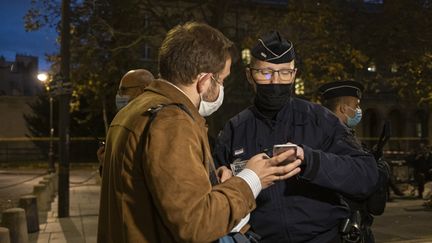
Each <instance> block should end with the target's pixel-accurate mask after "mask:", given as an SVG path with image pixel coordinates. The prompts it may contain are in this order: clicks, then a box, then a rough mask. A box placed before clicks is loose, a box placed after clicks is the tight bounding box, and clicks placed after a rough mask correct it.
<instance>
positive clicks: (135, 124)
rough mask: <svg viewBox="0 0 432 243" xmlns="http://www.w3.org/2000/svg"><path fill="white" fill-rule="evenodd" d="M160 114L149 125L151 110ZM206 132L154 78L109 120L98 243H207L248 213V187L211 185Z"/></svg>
mask: <svg viewBox="0 0 432 243" xmlns="http://www.w3.org/2000/svg"><path fill="white" fill-rule="evenodd" d="M170 103H179V104H183V105H184V106H185V107H186V108H187V110H188V111H189V113H190V114H188V113H187V112H185V111H184V110H182V109H180V108H179V107H177V106H166V107H164V108H163V109H161V110H160V111H159V112H158V114H157V116H156V117H155V119H154V120H153V121H152V122H151V124H150V128H149V130H148V134H144V128H145V126H146V125H147V123H148V121H149V115H148V112H146V111H147V110H148V109H149V108H150V107H154V106H157V105H159V104H170ZM211 168H213V159H212V156H211V153H210V148H209V144H208V139H207V126H206V123H205V119H204V118H202V117H201V116H200V115H199V113H198V109H197V108H196V107H195V106H194V105H193V104H192V102H191V101H190V100H189V98H188V97H187V96H186V95H185V94H184V93H183V92H181V91H180V90H178V89H177V88H176V87H175V86H173V85H172V84H170V83H168V82H167V81H162V80H157V81H155V82H153V83H152V84H151V85H150V86H149V87H148V88H147V89H146V91H145V92H144V93H143V94H142V95H140V96H139V97H137V98H135V99H134V100H133V101H132V102H131V103H129V104H128V105H127V106H126V107H124V108H123V109H121V110H120V111H119V112H118V114H117V115H116V117H115V118H114V120H113V121H112V123H111V125H110V128H109V131H108V135H107V144H106V152H105V162H104V166H103V176H102V190H101V201H100V213H99V225H98V242H99V243H109V242H113V243H122V242H133V243H143V242H163V243H166V242H211V241H214V240H216V239H218V238H219V237H222V236H223V235H225V234H227V233H228V232H229V231H230V230H231V229H232V228H233V227H234V226H235V225H236V224H237V223H238V222H239V221H240V220H241V219H242V218H243V217H245V216H246V215H247V214H248V213H249V212H251V211H252V210H253V209H254V208H255V199H254V197H253V194H252V191H251V190H250V188H249V186H248V185H247V183H246V182H245V181H244V180H243V179H241V178H239V177H233V178H231V179H229V180H227V181H226V182H224V183H221V184H218V185H216V186H212V185H211V183H210V180H209V171H210V170H211Z"/></svg>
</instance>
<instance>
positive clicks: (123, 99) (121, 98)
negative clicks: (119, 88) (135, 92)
mask: <svg viewBox="0 0 432 243" xmlns="http://www.w3.org/2000/svg"><path fill="white" fill-rule="evenodd" d="M129 100H130V96H129V95H119V94H117V95H116V97H115V103H116V107H117V110H120V109H121V108H123V107H125V106H126V105H127V104H128V103H129Z"/></svg>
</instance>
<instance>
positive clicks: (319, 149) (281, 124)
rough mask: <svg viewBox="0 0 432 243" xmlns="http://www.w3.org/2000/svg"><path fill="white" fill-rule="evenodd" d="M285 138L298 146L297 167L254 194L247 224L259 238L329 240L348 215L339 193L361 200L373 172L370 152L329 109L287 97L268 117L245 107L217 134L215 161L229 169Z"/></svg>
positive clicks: (370, 187)
mask: <svg viewBox="0 0 432 243" xmlns="http://www.w3.org/2000/svg"><path fill="white" fill-rule="evenodd" d="M287 142H292V143H295V144H297V145H299V146H302V147H303V149H304V155H305V159H304V162H303V164H302V172H301V174H300V175H299V176H297V177H293V178H290V179H288V180H286V181H278V182H276V183H275V185H272V186H270V187H269V188H267V189H265V190H263V191H262V192H261V193H260V195H259V196H258V198H257V199H256V200H257V208H256V209H255V210H254V211H253V212H252V214H251V219H250V224H251V226H252V229H253V230H254V231H255V232H256V233H258V234H259V235H261V236H262V237H263V241H262V242H320V243H323V242H329V241H331V240H332V239H334V238H337V236H338V226H339V223H340V221H341V220H342V219H344V218H346V217H348V215H349V210H348V208H347V207H346V206H345V205H344V204H343V203H342V202H341V200H340V195H348V196H350V197H352V198H358V199H365V198H366V197H367V196H368V195H369V194H370V193H372V191H373V190H374V188H375V184H376V182H377V177H378V173H377V166H376V163H375V160H374V158H373V156H372V155H370V154H369V153H367V152H365V151H363V150H362V148H361V146H360V145H359V144H358V143H357V142H356V140H355V139H354V138H353V136H352V134H351V133H350V132H349V130H348V129H347V128H346V127H345V126H344V125H343V124H342V123H340V121H339V120H338V118H337V117H336V116H334V115H333V114H332V113H331V112H330V111H328V110H327V109H325V108H323V107H322V106H320V105H317V104H313V103H310V102H307V101H304V100H300V99H297V98H293V99H291V100H290V101H289V102H288V103H287V104H286V105H285V106H284V107H283V108H282V109H281V110H280V111H279V113H278V114H277V116H276V118H275V119H274V120H269V119H266V118H264V117H263V116H262V115H261V114H260V113H259V111H257V110H256V108H255V107H253V106H252V107H249V108H247V109H245V110H244V111H242V112H241V113H239V114H238V115H236V116H235V117H233V118H231V119H230V121H229V122H228V123H227V124H226V125H225V127H224V129H223V130H222V131H221V132H220V134H219V135H218V138H217V141H216V145H215V148H214V157H215V162H216V163H217V165H218V166H222V165H226V166H227V167H228V168H230V167H229V164H230V163H232V162H233V161H234V160H236V159H241V160H246V159H249V158H251V157H252V156H254V155H255V154H257V153H260V152H263V151H264V150H271V149H272V147H273V145H274V144H282V143H287Z"/></svg>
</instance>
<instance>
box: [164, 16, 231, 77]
mask: <svg viewBox="0 0 432 243" xmlns="http://www.w3.org/2000/svg"><path fill="white" fill-rule="evenodd" d="M234 51H235V47H234V44H233V42H232V41H230V40H229V39H228V38H227V37H225V36H224V35H223V34H222V33H221V32H220V31H219V30H217V29H215V28H213V27H211V26H209V25H207V24H204V23H198V22H187V23H185V24H183V25H177V26H175V27H174V28H173V29H171V30H170V31H169V32H168V33H167V35H166V37H165V39H164V41H163V42H162V45H161V47H160V49H159V74H160V76H161V78H163V79H166V80H168V81H170V82H172V83H174V84H177V83H179V84H183V85H188V84H191V83H192V82H193V80H194V79H195V78H196V76H197V75H198V74H200V73H218V72H220V71H221V70H222V69H223V68H224V65H225V62H226V60H228V59H229V58H232V56H233V55H234Z"/></svg>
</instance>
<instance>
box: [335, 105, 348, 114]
mask: <svg viewBox="0 0 432 243" xmlns="http://www.w3.org/2000/svg"><path fill="white" fill-rule="evenodd" d="M337 109H338V110H339V112H340V113H342V114H346V110H347V108H346V105H345V104H343V103H340V104H339V105H338V108H337Z"/></svg>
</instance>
